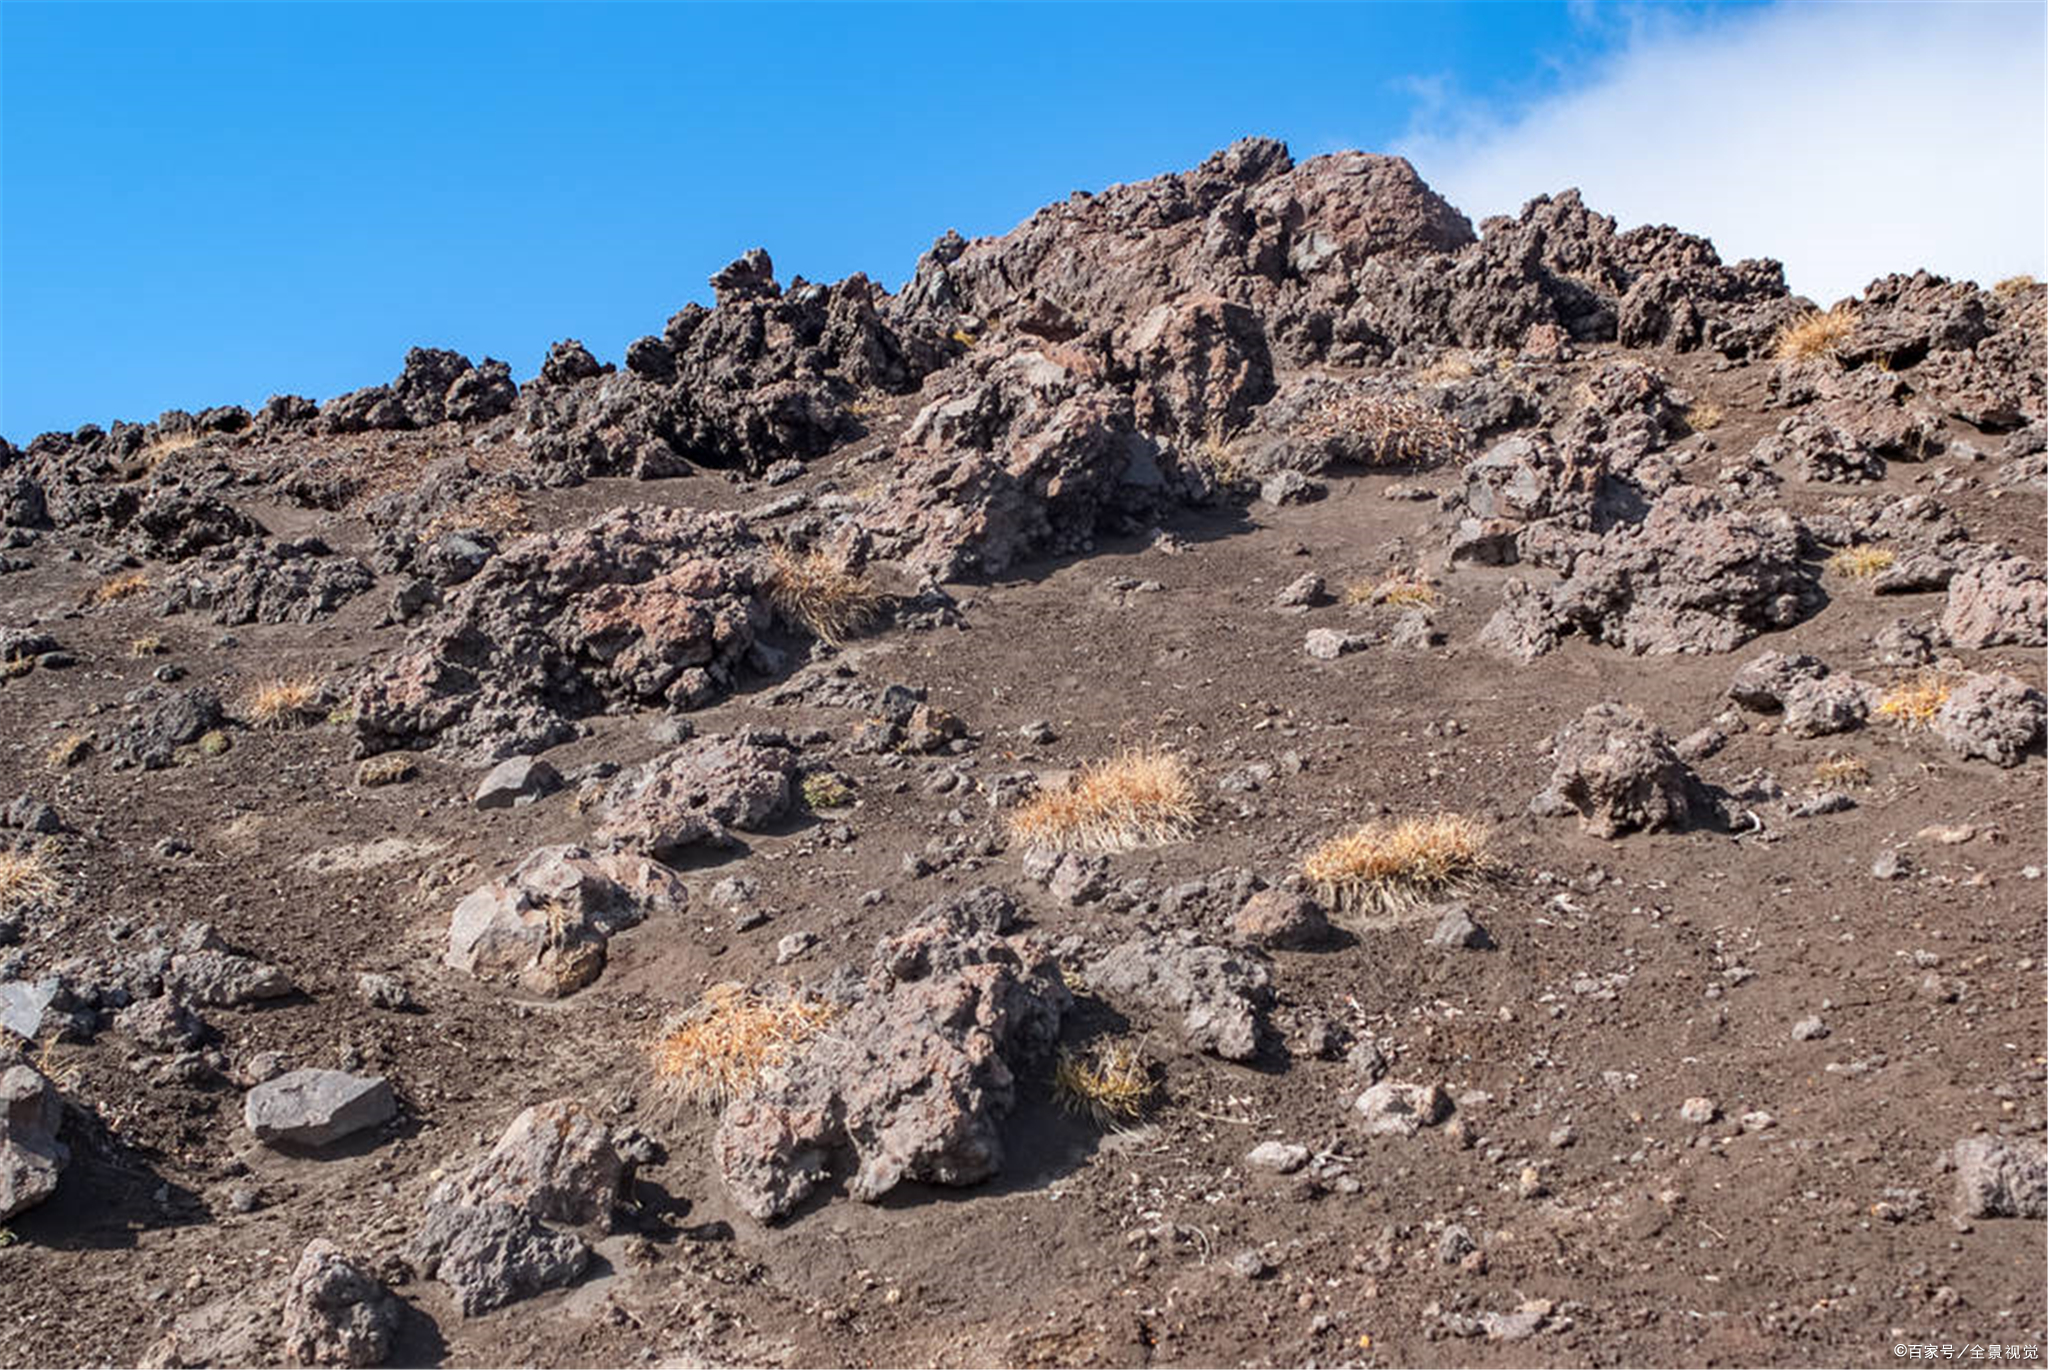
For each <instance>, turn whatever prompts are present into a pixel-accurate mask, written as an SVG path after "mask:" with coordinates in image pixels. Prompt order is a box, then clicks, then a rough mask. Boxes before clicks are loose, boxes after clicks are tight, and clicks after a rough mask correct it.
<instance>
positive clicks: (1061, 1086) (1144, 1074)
mask: <svg viewBox="0 0 2048 1370" xmlns="http://www.w3.org/2000/svg"><path fill="white" fill-rule="evenodd" d="M1152 1094H1153V1088H1152V1072H1151V1070H1150V1069H1149V1068H1148V1067H1147V1066H1146V1064H1145V1058H1144V1056H1143V1055H1142V1054H1141V1053H1140V1052H1139V1050H1138V1047H1137V1044H1136V1043H1135V1042H1132V1041H1130V1040H1129V1039H1120V1040H1117V1041H1113V1042H1110V1043H1107V1044H1106V1045H1104V1046H1101V1047H1098V1048H1097V1049H1095V1050H1093V1051H1090V1052H1088V1053H1087V1054H1086V1055H1078V1054H1076V1053H1074V1052H1071V1051H1069V1050H1067V1049H1066V1048H1065V1047H1061V1048H1060V1054H1059V1059H1058V1061H1056V1062H1055V1063H1054V1065H1053V1069H1052V1097H1053V1098H1055V1099H1057V1100H1058V1101H1059V1104H1060V1107H1061V1108H1064V1109H1066V1110H1067V1111H1068V1112H1069V1113H1078V1114H1081V1115H1083V1116H1085V1117H1088V1118H1091V1119H1093V1120H1094V1121H1095V1123H1096V1125H1097V1126H1099V1127H1106V1128H1121V1127H1124V1126H1127V1125H1128V1124H1130V1123H1134V1122H1136V1121H1137V1120H1138V1119H1139V1118H1142V1117H1143V1116H1144V1114H1145V1106H1146V1105H1147V1104H1149V1103H1150V1102H1151V1101H1152Z"/></svg>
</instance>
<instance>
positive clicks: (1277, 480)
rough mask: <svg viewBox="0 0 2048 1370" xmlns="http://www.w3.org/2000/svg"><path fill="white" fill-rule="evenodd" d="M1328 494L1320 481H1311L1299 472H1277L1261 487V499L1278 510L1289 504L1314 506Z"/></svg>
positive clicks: (1326, 488)
mask: <svg viewBox="0 0 2048 1370" xmlns="http://www.w3.org/2000/svg"><path fill="white" fill-rule="evenodd" d="M1328 493H1329V487H1328V486H1326V485H1324V484H1323V483H1322V482H1321V481H1319V480H1310V479H1309V478H1308V477H1307V476H1304V475H1303V474H1302V473H1301V472H1299V471H1280V472H1276V473H1275V474H1273V475H1271V476H1268V477H1267V478H1266V480H1265V482H1264V483H1263V484H1261V485H1260V486H1259V498H1260V499H1261V500H1263V501H1265V502H1266V503H1267V504H1270V505H1273V506H1274V507H1276V508H1279V507H1282V506H1285V505H1289V504H1312V503H1314V502H1315V501H1316V500H1319V499H1321V498H1322V497H1323V496H1324V495H1326V494H1328Z"/></svg>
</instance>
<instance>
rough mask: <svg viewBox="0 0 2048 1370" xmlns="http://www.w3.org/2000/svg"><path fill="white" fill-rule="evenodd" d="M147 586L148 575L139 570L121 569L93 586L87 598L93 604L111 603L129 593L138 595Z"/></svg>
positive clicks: (124, 597) (125, 597) (125, 596)
mask: <svg viewBox="0 0 2048 1370" xmlns="http://www.w3.org/2000/svg"><path fill="white" fill-rule="evenodd" d="M148 588H149V577H148V576H146V575H144V574H143V573H142V572H140V571H123V572H122V573H121V574H120V575H117V576H108V577H107V578H106V579H105V580H103V581H101V582H100V583H99V584H97V585H95V586H93V587H92V594H91V595H90V596H89V598H90V600H91V601H92V603H94V604H112V603H113V602H114V601H116V600H121V599H127V598H128V597H129V596H131V595H139V594H141V593H142V592H143V591H144V590H147V589H148Z"/></svg>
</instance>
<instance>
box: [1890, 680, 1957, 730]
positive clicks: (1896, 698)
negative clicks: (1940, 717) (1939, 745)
mask: <svg viewBox="0 0 2048 1370" xmlns="http://www.w3.org/2000/svg"><path fill="white" fill-rule="evenodd" d="M1954 689H1955V678H1954V676H1953V675H1951V674H1949V673H1947V672H1943V671H1923V672H1922V673H1921V674H1919V675H1917V676H1915V677H1913V678H1912V679H1911V680H1905V681H1901V682H1900V683H1898V684H1897V685H1894V686H1892V687H1891V688H1890V689H1889V690H1886V691H1885V692H1884V697H1883V698H1882V699H1880V700H1878V701H1877V708H1876V710H1875V711H1874V712H1875V713H1876V714H1877V716H1878V717H1879V718H1881V719H1883V720H1885V721H1886V722H1887V723H1896V724H1898V725H1899V726H1900V727H1902V728H1925V727H1926V726H1928V725H1929V724H1930V723H1932V722H1934V716H1935V715H1936V714H1938V713H1940V712H1941V706H1942V705H1944V704H1946V703H1948V697H1949V694H1950V692H1951V691H1952V690H1954Z"/></svg>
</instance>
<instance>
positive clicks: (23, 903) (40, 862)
mask: <svg viewBox="0 0 2048 1370" xmlns="http://www.w3.org/2000/svg"><path fill="white" fill-rule="evenodd" d="M61 888H62V885H61V884H60V883H59V882H58V880H57V870H56V867H55V866H53V865H52V864H51V862H50V858H49V857H47V856H45V855H44V854H43V852H42V850H41V849H40V848H38V849H36V850H34V851H25V852H18V851H0V913H12V912H14V910H16V909H19V908H25V907H27V906H28V905H30V904H34V903H39V902H41V901H43V900H46V899H51V898H54V897H55V896H56V894H57V891H58V890H59V889H61Z"/></svg>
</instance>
